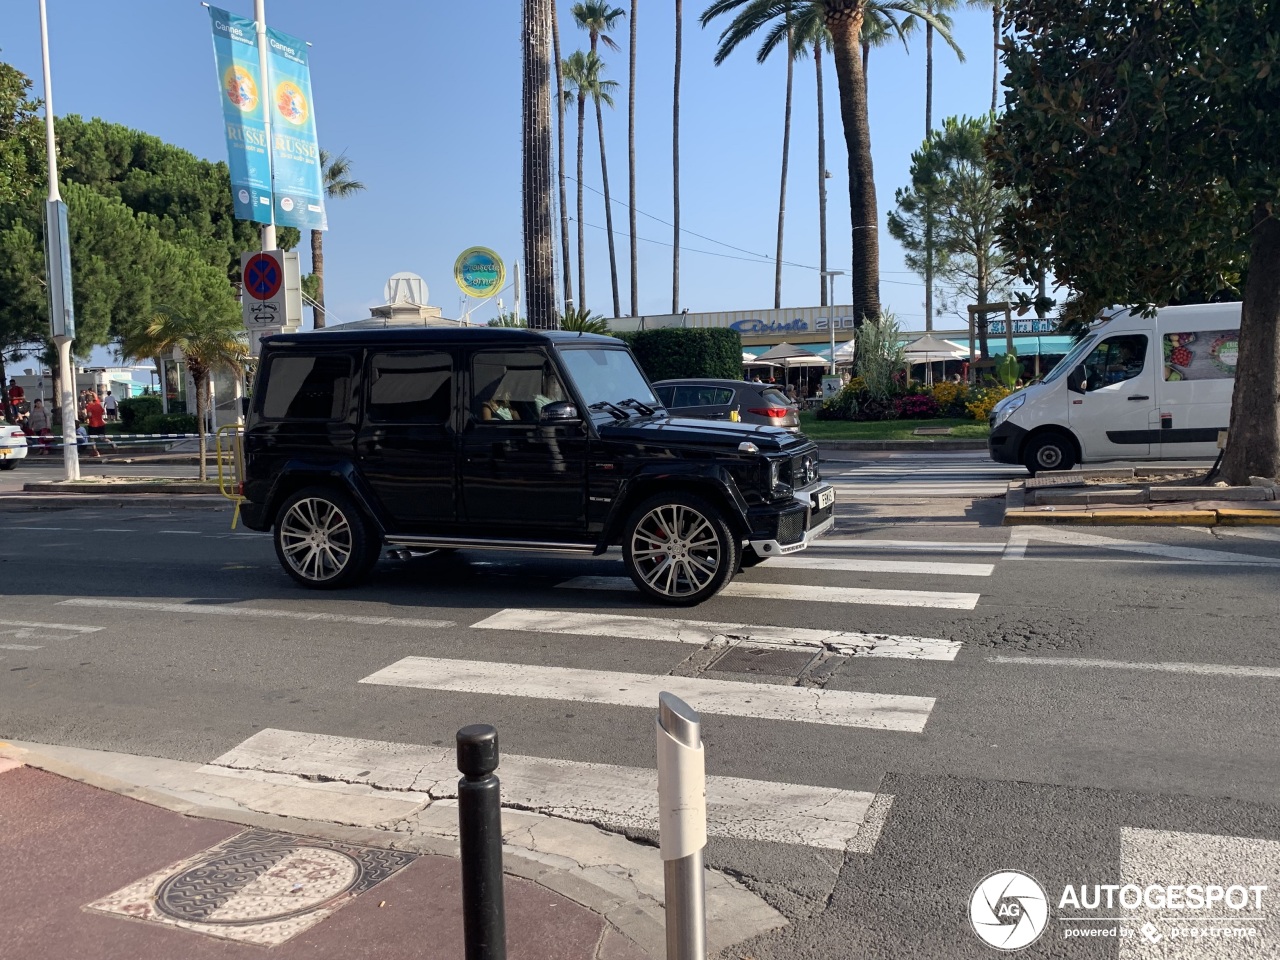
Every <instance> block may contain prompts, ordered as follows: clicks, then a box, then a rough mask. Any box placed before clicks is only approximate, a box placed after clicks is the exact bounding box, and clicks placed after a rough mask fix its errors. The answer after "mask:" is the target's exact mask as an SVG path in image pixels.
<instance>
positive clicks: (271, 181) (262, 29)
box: [41, 0, 276, 250]
mask: <svg viewBox="0 0 1280 960" xmlns="http://www.w3.org/2000/svg"><path fill="white" fill-rule="evenodd" d="M41 2H43V0H41ZM253 19H254V21H255V25H256V27H257V32H258V73H259V75H260V76H261V79H262V97H261V100H262V121H263V125H264V128H265V129H264V132H265V133H266V136H267V175H268V184H267V186H268V192H269V193H270V194H271V198H270V199H271V221H270V222H269V223H264V224H263V225H262V249H263V250H274V249H276V169H275V164H274V163H272V162H271V145H272V144H271V82H270V80H269V79H268V78H267V4H266V0H253Z"/></svg>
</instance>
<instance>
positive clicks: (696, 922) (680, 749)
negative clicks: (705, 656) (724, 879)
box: [656, 692, 707, 960]
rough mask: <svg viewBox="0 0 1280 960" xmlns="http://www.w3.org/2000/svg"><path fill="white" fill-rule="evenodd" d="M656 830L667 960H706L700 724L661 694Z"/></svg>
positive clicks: (690, 711) (680, 704) (703, 780)
mask: <svg viewBox="0 0 1280 960" xmlns="http://www.w3.org/2000/svg"><path fill="white" fill-rule="evenodd" d="M656 726H657V735H658V829H659V834H660V842H661V849H662V872H663V880H664V881H665V884H664V885H665V888H666V901H667V960H706V957H707V892H706V881H705V875H704V867H703V860H702V850H703V848H704V847H705V846H706V845H707V773H706V764H705V762H704V760H703V755H702V722H701V720H700V719H699V717H698V714H697V712H696V711H695V710H694V709H693V708H692V707H690V706H689V705H688V704H687V703H685V702H684V701H683V700H681V699H680V698H679V697H677V696H676V695H675V694H671V693H665V692H664V693H660V694H658V722H657V724H656Z"/></svg>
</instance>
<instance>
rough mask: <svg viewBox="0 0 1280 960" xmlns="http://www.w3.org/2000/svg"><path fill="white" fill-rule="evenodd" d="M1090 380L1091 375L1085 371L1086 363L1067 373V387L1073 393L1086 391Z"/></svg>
mask: <svg viewBox="0 0 1280 960" xmlns="http://www.w3.org/2000/svg"><path fill="white" fill-rule="evenodd" d="M1088 380H1089V375H1088V374H1087V373H1085V370H1084V364H1083V363H1082V364H1080V366H1078V367H1076V368H1075V369H1074V370H1072V371H1071V372H1070V373H1069V374H1067V389H1068V390H1070V391H1071V392H1072V393H1084V391H1085V386H1086V384H1087V383H1088Z"/></svg>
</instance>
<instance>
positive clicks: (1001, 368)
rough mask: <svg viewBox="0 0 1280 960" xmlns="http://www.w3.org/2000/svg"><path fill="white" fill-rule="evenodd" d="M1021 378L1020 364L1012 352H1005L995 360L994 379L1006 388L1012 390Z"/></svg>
mask: <svg viewBox="0 0 1280 960" xmlns="http://www.w3.org/2000/svg"><path fill="white" fill-rule="evenodd" d="M1021 378H1022V364H1021V363H1019V362H1018V355H1017V354H1016V353H1014V352H1009V353H1006V354H1005V355H1004V356H1003V357H1001V358H1000V359H999V360H997V361H996V380H997V381H998V382H999V384H1000V385H1001V386H1002V387H1004V388H1005V389H1006V390H1012V389H1013V388H1014V386H1015V385H1016V384H1017V382H1018V381H1019V380H1020V379H1021Z"/></svg>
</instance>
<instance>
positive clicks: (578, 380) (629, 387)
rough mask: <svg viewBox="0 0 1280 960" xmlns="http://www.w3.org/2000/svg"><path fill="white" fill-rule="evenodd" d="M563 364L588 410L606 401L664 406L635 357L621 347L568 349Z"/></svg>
mask: <svg viewBox="0 0 1280 960" xmlns="http://www.w3.org/2000/svg"><path fill="white" fill-rule="evenodd" d="M560 362H561V363H563V364H564V367H565V369H566V370H568V372H569V376H570V377H572V378H573V382H574V383H575V384H577V387H578V393H579V394H581V396H582V399H583V400H584V401H585V402H586V405H587V406H588V407H591V406H592V405H594V404H597V403H600V402H601V401H606V402H608V403H615V404H616V403H621V402H622V401H623V400H639V401H640V402H641V403H644V404H648V405H649V406H652V407H659V406H661V404H660V403H659V402H658V400H657V399H656V398H655V397H654V395H653V390H652V389H651V388H650V387H649V381H647V380H646V379H645V378H644V374H643V373H641V372H640V368H639V367H638V366H636V362H635V360H634V359H633V358H632V356H631V354H630V353H629V352H628V351H627V350H624V349H622V348H620V347H568V348H564V349H561V350H560Z"/></svg>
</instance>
